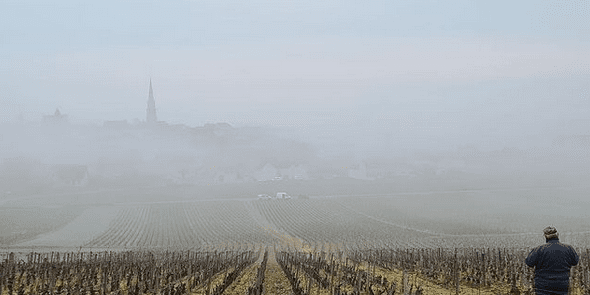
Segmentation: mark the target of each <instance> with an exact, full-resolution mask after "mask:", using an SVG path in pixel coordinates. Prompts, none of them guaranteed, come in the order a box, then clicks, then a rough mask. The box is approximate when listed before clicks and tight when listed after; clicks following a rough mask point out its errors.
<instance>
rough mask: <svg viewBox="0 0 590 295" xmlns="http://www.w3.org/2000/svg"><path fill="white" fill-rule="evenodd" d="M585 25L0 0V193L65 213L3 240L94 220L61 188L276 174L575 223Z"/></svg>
mask: <svg viewBox="0 0 590 295" xmlns="http://www.w3.org/2000/svg"><path fill="white" fill-rule="evenodd" d="M589 24H590V4H589V3H588V2H586V1H567V2H563V1H542V2H539V1H519V2H517V3H515V2H513V1H512V2H508V1H500V2H498V1H494V2H493V3H492V2H490V1H467V0H465V1H452V3H448V2H435V1H426V0H424V1H374V2H371V3H370V4H363V5H360V4H357V3H355V2H354V1H331V0H330V1H321V2H317V1H298V2H293V1H266V0H256V1H247V2H244V1H189V0H182V1H173V2H165V1H148V2H145V3H143V2H138V1H123V2H121V1H110V0H109V1H100V2H94V3H80V2H76V1H60V3H54V4H47V3H45V2H43V1H13V0H8V1H3V2H2V3H1V4H0V106H1V107H0V122H1V123H0V209H2V207H4V208H3V209H2V210H7V211H6V214H5V215H4V216H13V217H14V216H19V214H20V213H18V212H16V213H15V212H13V211H10V210H13V209H14V208H19V209H18V210H20V209H21V208H29V209H27V210H29V211H26V212H30V213H27V214H30V215H31V216H33V215H39V211H37V209H30V208H31V207H36V206H41V207H42V208H45V209H43V210H47V212H50V211H51V212H53V213H51V212H50V213H47V214H48V215H51V214H58V213H59V212H62V211H63V212H67V214H65V213H63V212H62V213H63V215H64V216H66V217H67V218H66V217H64V219H63V220H62V219H60V220H53V219H51V220H49V219H48V220H45V219H43V222H44V223H46V225H45V227H44V228H43V230H40V229H38V230H37V231H30V229H28V228H27V227H26V226H25V227H23V228H25V229H22V230H21V229H20V228H19V232H18V233H17V234H14V233H13V232H10V230H12V225H8V222H6V223H4V224H3V225H2V227H1V228H0V243H13V242H14V241H22V240H25V239H29V240H31V239H33V238H34V237H36V235H38V234H40V233H41V232H49V231H51V232H53V234H49V235H46V236H43V237H42V239H41V238H40V239H41V240H43V239H44V240H43V241H48V242H47V243H49V244H52V245H53V244H55V243H56V241H60V240H61V238H60V236H59V233H60V232H75V231H72V230H71V228H72V226H73V223H75V222H80V223H81V224H90V223H91V220H90V221H89V220H88V219H87V218H86V217H84V216H82V217H80V216H78V215H76V214H74V213H72V212H76V210H77V209H76V208H77V207H76V208H74V209H72V208H70V207H65V208H66V209H63V208H61V207H59V206H64V205H71V206H80V208H81V209H84V210H88V211H85V212H89V213H88V214H91V216H99V215H100V214H103V213H104V212H107V213H108V214H107V213H104V214H105V216H109V217H108V218H115V217H114V216H116V214H115V213H116V212H135V213H134V214H137V215H138V216H143V217H142V218H147V217H146V216H148V215H147V214H148V213H145V212H148V211H149V210H151V209H146V208H148V207H149V206H147V205H146V206H147V207H141V208H140V209H138V208H139V207H138V208H134V209H129V211H120V210H119V209H120V208H119V207H117V208H118V209H116V210H115V209H112V208H111V209H105V210H102V209H101V208H98V207H96V206H103V205H105V206H107V205H108V206H119V205H121V204H125V206H131V205H129V204H132V203H133V204H135V203H141V202H146V203H150V204H152V205H153V204H157V202H172V201H174V202H184V201H187V200H196V199H199V200H202V199H220V198H223V199H234V198H237V199H245V198H256V197H257V195H259V194H269V195H275V194H276V193H277V192H283V191H285V192H288V193H289V194H291V195H292V196H293V197H297V198H301V199H307V198H309V197H311V198H312V199H313V198H314V197H318V198H319V197H321V198H323V197H326V196H336V197H344V196H368V195H370V196H375V195H379V196H397V197H398V199H399V200H402V199H404V197H399V196H404V195H403V194H406V193H412V192H420V194H419V196H420V198H417V199H420V200H422V201H421V202H422V203H423V204H420V203H415V202H412V201H411V200H414V199H411V200H410V199H406V200H405V201H404V202H401V201H400V202H399V203H395V202H393V203H392V204H395V206H398V207H395V206H393V205H392V204H390V205H391V206H392V207H391V208H397V209H399V212H406V213H405V214H406V215H408V216H410V215H412V214H413V215H414V216H420V217H425V218H428V216H431V217H432V218H433V220H434V219H436V218H441V219H445V218H451V217H450V216H451V215H460V214H464V215H465V216H466V217H465V220H463V221H462V222H464V223H469V222H471V221H469V220H473V219H475V218H477V217H478V216H479V215H478V214H474V213H473V212H468V211H469V208H480V210H486V209H489V208H492V209H489V210H490V211H489V212H486V213H487V214H488V215H489V218H490V220H492V219H494V218H498V216H505V215H507V214H510V213H514V210H515V207H516V209H519V208H522V210H523V212H527V214H534V212H540V213H539V214H542V215H543V216H545V217H547V216H549V219H548V220H551V221H552V222H557V223H559V222H563V223H561V224H563V225H565V224H567V223H566V222H565V221H564V220H566V219H565V216H566V215H568V214H569V213H570V212H571V214H572V219H571V220H574V219H575V218H578V217H579V218H581V219H579V220H578V219H575V221H571V220H570V219H568V220H569V221H568V222H572V223H570V224H573V222H576V223H577V225H578V226H579V225H580V224H590V222H589V221H588V220H586V219H584V218H585V216H584V213H583V212H585V211H584V210H586V209H590V204H589V203H588V202H587V201H585V200H586V199H587V193H586V192H587V188H588V183H589V182H588V180H590V170H589V169H588V167H590V91H589V87H590V72H589V71H588V70H589V69H590V55H588V52H590V38H589V36H590V25H589ZM545 188H546V189H545ZM507 190H508V191H507ZM439 192H440V193H439ZM443 192H444V193H443ZM463 193H466V194H467V197H459V196H463V195H462V194H463ZM440 198H443V200H445V199H444V198H448V202H449V203H448V204H451V205H449V206H448V207H449V209H448V210H449V211H447V213H446V214H443V213H440V212H437V211H436V210H437V208H435V207H436V206H435V205H432V204H439V203H440ZM552 198H555V199H552ZM417 199H416V200H417ZM490 200H492V201H490ZM494 200H495V201H497V202H496V203H494ZM524 200H526V202H525V201H524ZM529 201H530V202H537V203H536V204H535V205H531V206H529V205H527V204H528V203H527V202H529ZM556 202H559V203H560V205H559V206H555V205H554V204H555V203H556ZM113 204H116V205H113ZM424 204H430V206H426V205H424ZM448 204H447V205H448ZM465 204H471V205H472V206H473V207H466V206H467V205H465ZM506 204H512V207H510V206H509V205H506ZM43 206H44V207H43ZM51 206H58V207H59V208H60V209H56V208H53V207H51ZM121 206H123V205H121ZM240 206H241V205H240ZM240 206H238V207H239V208H242V207H240ZM306 206H307V205H306ZM375 206H377V207H378V206H379V205H375ZM178 207H179V208H180V209H178V210H181V211H182V210H186V209H185V208H183V207H182V206H178ZM97 208H98V209H97ZM163 208H164V207H163ZM174 208H176V207H174ZM252 208H255V207H247V209H248V210H250V211H244V212H249V213H248V214H254V215H253V216H255V217H256V216H258V215H256V214H259V213H256V211H255V210H253V209H252ZM260 208H262V209H265V208H266V207H264V206H262V207H260ZM242 209H243V208H242ZM262 209H260V210H262ZM369 209H370V210H369ZM369 209H367V211H366V212H365V211H363V212H362V214H361V213H358V214H360V215H359V216H364V217H362V218H369V219H371V218H373V219H371V220H372V221H371V222H372V223H371V224H373V223H376V221H375V220H374V219H375V218H377V217H375V216H373V215H371V214H377V213H375V212H376V211H372V209H371V208H369ZM373 209H374V208H373ZM39 210H40V209H39ZM60 210H62V211H60ZM133 210H135V211H133ZM142 210H143V211H142ZM154 210H156V209H154ZM158 210H164V209H158ZM174 210H177V209H174ZM240 210H241V209H240ZM265 210H266V209H265ZM269 210H270V209H269ZM412 210H415V211H419V210H424V212H421V214H415V213H412ZM55 212H58V213H55ZM101 212H102V213H101ZM154 212H159V211H157V210H156V211H154ZM166 212H168V211H166ZM170 212H172V211H170ZM182 212H184V211H182ZM244 212H242V213H243V214H246V213H244ZM252 212H254V213H252ZM269 212H274V211H269ZM329 212H331V211H329ZM367 212H368V213H367ZM399 212H398V213H399ZM461 212H464V213H461ZM62 213H59V214H62ZM332 213H333V212H332ZM332 213H330V214H332ZM378 213H379V214H382V212H378ZM439 213H440V214H439ZM92 214H94V215H92ZM142 214H144V215H142ZM150 214H151V213H150ZM158 214H159V213H158ZM333 214H335V216H336V215H337V214H338V213H333ZM552 214H553V215H552ZM320 215H322V214H318V216H320ZM365 215H366V216H365ZM467 215H468V216H467ZM117 216H118V215H117ZM245 216H249V215H247V214H246V215H245ZM260 216H263V215H260ZM269 216H272V214H269ZM367 216H368V217H367ZM494 216H495V217H494ZM251 217H252V216H250V217H248V218H251ZM435 217H436V218H435ZM14 218H17V217H14ZM84 218H86V219H84ZM105 218H106V217H105ZM190 218H192V217H190ZM190 218H189V217H187V220H192V219H190ZM260 218H261V219H264V218H263V217H260ZM362 218H361V219H362ZM470 218H471V219H470ZM451 219H452V222H453V224H456V222H459V221H457V220H456V219H454V217H453V218H451ZM15 220H17V219H15ZM18 220H20V219H18ZM32 220H33V219H32ZM121 220H123V219H121ZM535 220H536V221H535V222H540V221H538V220H537V219H535ZM580 220H582V221H580ZM82 221H83V222H82ZM250 221H251V222H253V221H252V220H250ZM265 222H267V221H265ZM278 222H279V221H277V224H278ZM281 222H283V221H281ZM379 222H380V221H379ZM395 222H399V220H395ZM432 222H436V221H432ZM449 222H451V221H449ZM515 222H516V221H515ZM13 223H14V224H16V223H18V222H17V221H14V220H13V221H11V223H10V224H13ZM179 224H180V222H179ZM285 224H288V222H286V221H285ZM489 224H496V223H489ZM498 224H499V225H498V226H500V227H501V228H506V227H507V226H508V225H507V224H505V223H501V222H498ZM561 224H560V225H561ZM534 225H535V226H537V225H538V224H537V223H535V224H534ZM423 226H424V228H425V229H427V228H429V226H432V224H430V225H427V224H426V223H424V224H423ZM107 227H108V224H107V223H105V224H102V227H101V228H103V229H101V230H104V228H107ZM525 228H526V230H529V228H528V227H527V226H525V225H522V227H519V229H522V230H525ZM576 228H578V227H576ZM58 230H60V231H58ZM486 230H490V229H486ZM15 231H16V230H15ZM97 231H98V230H97ZM163 231H164V230H163ZM7 232H10V233H8V234H7ZM81 232H83V231H81ZM294 232H295V231H294ZM361 232H362V231H361ZM13 234H14V236H11V235H13ZM228 235H233V232H231V233H230V234H228ZM6 237H8V238H6ZM93 237H94V235H92V234H89V235H88V237H84V239H91V238H93ZM76 239H77V241H78V240H81V239H82V238H81V237H72V238H71V240H76ZM6 241H9V242H6ZM10 241H12V242H10ZM33 241H36V240H33ZM35 243H36V242H33V244H35ZM96 244H100V243H98V242H96Z"/></svg>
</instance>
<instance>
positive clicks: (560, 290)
mask: <svg viewBox="0 0 590 295" xmlns="http://www.w3.org/2000/svg"><path fill="white" fill-rule="evenodd" d="M579 260H580V257H579V256H578V253H576V250H574V248H573V247H572V246H570V245H567V244H562V243H560V242H559V239H558V238H554V239H550V240H547V243H545V244H544V245H541V246H538V247H536V248H534V249H533V250H532V251H531V252H530V253H529V255H528V257H527V258H526V259H525V260H524V262H525V263H526V264H527V265H528V266H530V267H534V268H535V289H536V291H537V294H567V291H568V286H569V275H570V268H571V267H572V266H574V265H577V264H578V261H579Z"/></svg>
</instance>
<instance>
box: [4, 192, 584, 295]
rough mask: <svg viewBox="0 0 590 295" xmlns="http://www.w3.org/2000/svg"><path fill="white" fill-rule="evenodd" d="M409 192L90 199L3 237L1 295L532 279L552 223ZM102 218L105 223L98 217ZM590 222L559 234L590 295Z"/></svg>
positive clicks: (381, 290) (478, 288) (472, 284)
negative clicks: (534, 260) (494, 214)
mask: <svg viewBox="0 0 590 295" xmlns="http://www.w3.org/2000/svg"><path fill="white" fill-rule="evenodd" d="M399 202H403V203H404V204H405V206H406V208H402V207H401V206H400V205H399ZM411 202H412V200H410V199H409V197H408V198H407V199H403V198H397V199H394V198H386V197H375V198H364V199H359V198H315V199H313V198H312V199H292V200H248V199H244V200H199V201H183V202H150V203H128V204H120V205H117V206H111V207H108V208H106V209H99V208H94V209H93V208H91V209H88V210H85V211H81V212H79V213H78V215H77V216H76V217H75V219H73V220H74V221H73V222H70V223H69V224H67V225H66V226H65V227H63V228H61V229H59V230H56V231H52V232H49V233H48V234H45V235H43V236H40V237H38V238H36V239H34V238H33V239H30V240H28V241H26V242H23V243H20V244H19V243H12V244H4V245H3V252H2V253H3V254H1V255H3V256H0V259H2V261H1V263H2V264H1V268H0V288H1V293H0V295H7V294H10V295H14V294H248V295H254V294H302V295H308V294H309V295H311V294H342V295H345V294H388V295H389V294H478V295H479V294H493V295H495V294H527V293H530V292H531V291H532V290H533V289H534V286H533V282H532V278H533V272H532V271H533V270H532V269H530V268H528V267H527V266H526V265H525V264H524V258H525V257H526V255H527V254H528V252H529V251H530V249H531V248H532V247H535V246H537V245H539V244H541V243H543V242H544V239H543V238H542V234H541V233H540V232H538V231H539V229H541V228H543V226H546V224H542V223H539V224H536V223H535V222H536V221H534V220H533V217H526V216H524V217H521V220H518V219H517V218H518V216H515V217H514V218H515V219H513V220H510V221H509V222H510V223H516V224H517V225H518V226H516V227H514V228H510V227H505V226H503V224H501V223H494V221H493V220H490V222H489V224H484V221H485V219H484V221H482V222H481V223H477V222H469V220H468V218H470V217H469V216H467V215H468V214H465V215H466V216H463V217H461V218H467V221H461V220H459V219H452V218H451V219H449V218H446V216H444V214H447V216H451V215H453V214H456V213H455V212H453V211H452V210H453V208H452V207H451V206H447V205H446V204H444V203H443V202H442V201H441V202H440V203H434V204H430V205H423V206H422V207H421V209H422V211H419V210H418V208H416V209H415V211H408V208H410V209H412V208H411V205H412V203H411ZM416 203H417V201H416ZM428 206H431V207H436V208H440V209H441V211H440V212H436V211H434V210H433V209H431V208H429V207H428ZM445 206H447V207H445ZM52 210H54V209H52ZM447 211H448V212H449V213H447ZM429 214H430V215H429ZM473 215H474V216H476V215H477V213H474V214H473ZM479 215H481V216H484V214H479ZM428 216H431V217H428ZM68 218H70V219H72V217H68ZM102 218H104V220H101V219H102ZM525 218H528V219H529V220H530V221H529V223H524V222H525V221H524V219H525ZM480 219H481V218H480ZM93 220H101V222H102V223H104V222H107V223H106V224H104V226H102V225H101V226H96V227H91V226H89V225H90V224H92V223H93ZM105 220H106V221H105ZM541 221H542V222H544V220H541ZM57 222H58V221H56V224H57ZM461 222H463V223H461ZM519 222H520V223H519ZM584 222H586V223H584ZM94 223H96V221H94ZM77 224H81V225H82V227H79V226H78V227H76V225H77ZM554 224H555V223H554ZM587 224H588V223H587V221H582V224H578V225H576V227H573V228H574V229H576V230H578V231H577V232H567V231H563V232H560V233H561V234H560V239H561V240H562V241H564V242H565V243H568V244H570V245H572V246H574V247H575V248H576V249H577V251H578V253H579V254H580V258H581V259H580V264H579V265H578V266H576V267H574V268H572V273H571V280H570V282H571V290H572V291H573V294H588V293H589V289H588V283H589V280H590V278H589V277H588V275H589V270H590V269H589V267H588V265H587V263H588V258H589V251H588V250H587V249H586V247H587V245H588V244H589V243H588V242H589V241H590V240H589V237H590V233H588V232H585V231H581V230H580V229H582V228H584V227H585V225H587ZM555 225H556V227H557V228H565V225H566V223H563V224H559V223H557V224H555ZM529 228H533V229H534V228H536V231H537V232H528V231H527V230H528V229H529ZM92 230H95V231H96V232H92ZM84 231H90V232H84ZM82 234H83V235H82ZM60 235H63V238H60ZM76 235H78V236H76ZM60 240H61V241H63V242H62V244H61V245H60V244H59V241H60ZM48 241H49V242H51V243H49V242H48ZM45 242H48V244H43V243H45ZM77 242H78V243H77ZM67 243H74V244H71V245H68V244H67ZM47 245H51V247H50V246H47ZM35 247H36V248H35ZM73 249H75V250H73Z"/></svg>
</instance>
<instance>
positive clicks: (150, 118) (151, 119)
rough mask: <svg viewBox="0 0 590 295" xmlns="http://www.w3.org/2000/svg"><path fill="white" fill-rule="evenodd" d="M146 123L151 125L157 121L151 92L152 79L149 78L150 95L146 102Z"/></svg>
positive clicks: (152, 92) (154, 102)
mask: <svg viewBox="0 0 590 295" xmlns="http://www.w3.org/2000/svg"><path fill="white" fill-rule="evenodd" d="M145 119H146V122H147V123H148V124H153V123H156V122H157V121H158V118H157V117H156V101H155V100H154V91H153V90H152V78H150V94H149V96H148V101H147V111H146V118H145Z"/></svg>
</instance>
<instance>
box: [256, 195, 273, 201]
mask: <svg viewBox="0 0 590 295" xmlns="http://www.w3.org/2000/svg"><path fill="white" fill-rule="evenodd" d="M270 199H272V197H271V196H269V195H267V194H260V195H258V200H270Z"/></svg>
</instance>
